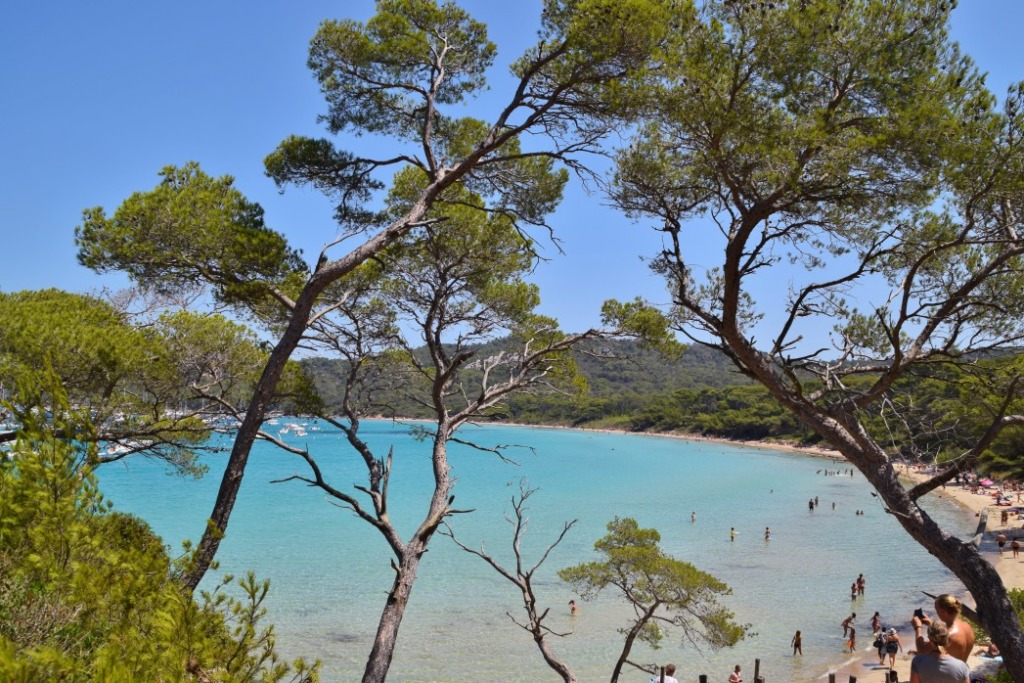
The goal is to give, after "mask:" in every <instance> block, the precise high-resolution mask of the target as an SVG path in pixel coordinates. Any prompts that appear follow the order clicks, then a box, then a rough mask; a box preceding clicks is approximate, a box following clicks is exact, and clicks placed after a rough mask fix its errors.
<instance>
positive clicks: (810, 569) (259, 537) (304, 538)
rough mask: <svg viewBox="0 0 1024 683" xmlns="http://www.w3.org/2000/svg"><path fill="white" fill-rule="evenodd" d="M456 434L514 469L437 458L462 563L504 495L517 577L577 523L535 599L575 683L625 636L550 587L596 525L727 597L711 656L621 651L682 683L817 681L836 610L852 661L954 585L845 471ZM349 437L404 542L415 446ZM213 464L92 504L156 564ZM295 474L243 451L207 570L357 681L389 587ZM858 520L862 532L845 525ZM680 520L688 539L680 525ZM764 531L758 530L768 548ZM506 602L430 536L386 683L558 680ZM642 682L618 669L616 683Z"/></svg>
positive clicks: (760, 458) (500, 538)
mask: <svg viewBox="0 0 1024 683" xmlns="http://www.w3.org/2000/svg"><path fill="white" fill-rule="evenodd" d="M312 426H313V424H312V423H311V424H310V427H312ZM460 435H461V436H462V437H463V438H466V437H470V436H471V437H472V438H473V439H474V440H476V441H478V442H479V443H482V444H487V445H494V444H518V445H520V446H523V447H521V448H515V449H513V450H511V451H509V455H510V457H512V458H513V459H514V460H515V461H516V463H517V464H515V465H512V464H509V463H506V462H502V461H501V460H499V459H498V458H497V457H495V456H494V455H492V454H489V453H485V452H482V451H479V450H474V449H471V448H467V447H465V446H460V445H457V444H452V446H451V449H450V460H451V464H452V468H453V475H454V476H455V477H456V478H457V484H456V488H455V493H456V500H455V507H456V508H460V509H472V510H473V512H472V513H471V514H463V515H457V516H455V517H454V518H453V519H452V526H453V527H454V529H455V531H456V534H457V535H458V537H459V539H460V540H461V541H462V542H464V543H466V544H467V545H469V546H473V547H476V546H479V544H480V543H481V542H483V541H486V547H487V551H488V552H489V553H491V554H492V555H494V556H496V557H498V558H504V559H505V560H506V561H510V560H511V557H512V554H511V550H510V547H509V544H510V539H511V530H510V526H509V524H508V522H507V521H506V520H505V517H504V515H505V514H506V513H508V512H509V511H510V509H511V507H510V504H509V501H510V499H511V497H512V495H513V494H514V493H516V492H517V491H518V487H519V482H520V480H521V479H527V480H528V481H529V484H530V486H532V487H534V488H537V489H539V490H538V491H537V493H535V494H534V496H533V497H532V498H531V499H530V502H529V516H530V518H531V524H530V527H529V533H528V535H527V537H526V539H525V541H524V551H525V555H526V557H527V560H530V559H531V558H533V559H535V558H536V557H537V556H538V555H539V553H540V552H541V551H542V550H543V548H545V547H546V546H547V544H548V543H550V542H551V541H552V540H553V539H554V538H555V537H556V535H557V534H558V532H559V531H560V530H561V528H562V525H563V524H564V523H565V522H566V521H569V520H572V519H578V520H579V522H578V523H577V525H576V526H575V527H574V528H573V530H572V531H571V532H570V533H569V535H568V536H567V538H566V539H565V541H563V543H562V544H561V545H560V546H558V548H557V549H556V550H555V551H554V552H553V553H552V555H551V557H550V558H549V559H548V562H547V563H546V564H545V565H544V567H543V568H542V569H541V570H540V572H538V579H539V580H538V582H537V588H538V592H539V598H540V600H541V601H542V603H543V604H545V605H547V606H550V607H551V608H552V616H551V617H549V622H548V623H549V625H550V626H551V627H552V628H553V629H555V630H559V631H566V632H569V631H571V632H572V633H571V635H569V636H567V637H565V638H554V639H553V640H552V647H553V648H554V650H555V652H556V654H558V655H559V656H560V657H561V658H562V659H563V660H564V661H566V662H567V663H568V664H569V665H570V666H571V667H572V668H573V669H574V670H575V671H576V672H577V675H578V677H579V679H580V680H581V681H600V680H606V679H607V678H608V675H609V673H610V671H611V667H612V665H613V663H614V661H615V659H616V657H617V653H618V651H619V649H620V648H621V636H619V635H618V634H617V632H616V629H617V628H618V627H619V626H621V625H623V623H624V617H625V614H624V607H623V605H622V604H621V603H619V602H617V601H615V600H614V598H613V596H611V595H609V596H602V597H601V598H600V599H599V600H597V601H595V602H591V603H582V602H581V601H580V600H579V598H577V602H578V603H580V604H581V611H580V614H579V615H578V616H576V617H574V618H571V617H570V616H569V615H568V610H567V607H566V603H567V602H568V600H569V599H570V598H573V597H576V596H574V595H573V594H572V593H571V592H570V590H569V589H568V587H567V586H565V585H563V584H561V582H559V580H558V579H557V577H556V575H555V572H556V570H557V569H559V568H561V567H565V566H569V565H572V564H576V563H579V562H583V561H587V560H590V559H593V558H594V553H593V543H594V541H595V540H596V539H597V538H599V537H600V536H601V535H603V534H604V533H605V524H607V522H608V521H610V520H611V519H612V518H613V517H615V516H619V517H627V516H628V517H633V518H635V519H636V520H637V521H638V522H639V523H640V525H641V526H644V527H654V528H656V529H658V530H659V531H660V532H661V536H662V546H663V548H664V549H665V550H666V551H667V552H669V553H671V554H673V555H674V556H675V557H677V558H678V559H682V560H685V561H688V562H691V563H693V564H695V565H696V566H697V567H698V568H699V569H702V570H704V571H707V572H710V573H711V574H714V575H715V576H717V577H719V578H720V579H723V580H724V581H726V582H727V583H728V584H729V585H730V586H731V587H732V589H733V595H732V596H730V597H729V598H727V604H728V606H729V607H730V608H731V609H732V610H733V611H734V612H735V614H736V619H737V621H739V622H741V623H749V624H751V625H752V628H753V631H755V632H756V634H755V635H752V636H751V637H749V638H748V639H747V640H745V641H744V642H742V643H741V644H740V645H738V646H737V647H735V648H731V649H728V650H724V651H721V652H711V651H707V650H705V651H704V652H698V651H697V650H696V649H695V648H694V647H693V646H692V645H690V644H683V643H682V642H681V634H679V635H678V636H677V637H675V638H673V637H671V636H670V637H669V638H667V639H665V641H663V643H664V644H663V647H662V649H661V650H660V651H658V652H654V653H652V652H650V651H647V650H636V649H635V650H634V653H633V656H632V659H634V660H638V661H644V662H653V661H657V662H659V663H665V662H675V663H676V664H677V666H678V667H679V673H677V678H679V680H680V681H696V680H697V674H700V673H706V674H708V675H709V677H710V680H712V681H715V680H719V679H721V680H724V678H725V677H726V676H727V674H728V671H730V670H731V669H732V667H733V665H734V664H736V663H740V664H741V665H743V667H744V670H745V671H746V672H747V678H749V679H750V680H753V669H754V660H755V658H760V660H761V673H762V675H764V676H765V679H766V680H767V681H769V682H770V683H777V682H781V681H793V682H799V681H812V680H816V679H818V678H820V677H821V676H823V675H824V674H825V673H826V672H827V671H828V670H829V669H830V668H834V667H835V666H837V665H838V664H840V663H841V662H843V661H846V660H847V659H849V657H850V655H848V654H844V653H843V652H842V648H843V638H842V629H841V627H840V625H839V624H840V622H841V621H842V620H843V618H844V617H845V616H846V615H847V614H848V613H849V612H850V611H851V609H852V610H853V611H856V612H857V613H858V619H857V621H858V625H859V628H858V636H859V638H858V640H859V642H860V649H865V648H867V649H870V640H871V639H870V634H869V633H868V628H869V627H868V622H869V621H870V618H871V614H872V613H873V612H874V611H875V610H878V611H880V612H881V614H882V618H883V621H884V622H885V623H886V624H890V623H891V624H892V625H895V626H896V627H897V628H900V627H901V626H902V627H905V626H906V625H908V624H909V619H910V616H911V613H912V611H913V609H914V608H915V607H918V606H926V604H927V602H928V599H927V598H925V596H924V595H922V593H921V591H928V592H930V593H939V592H943V591H946V590H953V589H955V587H956V586H957V585H958V584H957V582H956V580H955V579H954V578H953V577H952V575H951V574H950V573H949V572H948V571H947V570H945V569H944V568H943V567H942V566H941V565H939V563H938V562H937V561H936V560H935V559H934V558H933V557H932V556H930V555H929V554H928V553H927V552H925V551H924V550H923V549H921V548H920V547H919V546H918V545H917V544H916V543H914V542H913V541H912V540H911V539H910V538H909V537H908V536H907V535H906V534H905V533H904V532H903V530H902V529H901V528H900V527H899V526H898V524H897V523H896V522H895V520H893V519H892V518H891V516H889V515H887V514H886V513H885V512H884V511H883V510H882V508H881V506H880V504H879V503H878V499H876V498H873V497H872V496H871V495H870V493H869V491H870V487H869V486H868V484H867V483H866V482H865V481H864V479H863V478H862V477H861V476H860V475H859V474H857V475H856V476H854V477H850V476H828V477H826V476H824V475H823V474H821V473H820V472H821V471H823V470H824V469H826V468H829V469H839V468H841V465H835V464H833V463H832V462H831V461H829V460H825V459H821V458H813V457H808V456H804V455H800V454H791V453H786V452H779V451H771V450H765V449H756V448H747V447H739V446H730V445H722V444H714V443H706V442H698V441H686V440H679V439H667V438H658V437H644V436H636V435H622V434H599V433H593V432H579V431H570V430H554V429H530V428H521V427H474V428H469V429H467V430H465V431H463V432H460ZM364 436H365V437H366V438H367V440H368V441H369V442H370V443H371V444H372V445H374V446H375V447H378V448H381V449H382V450H381V453H382V454H383V453H384V452H385V449H386V448H387V447H388V446H390V445H394V447H395V465H394V468H393V471H394V474H393V479H392V488H391V512H392V518H393V519H394V520H395V521H396V523H397V524H398V526H399V528H400V530H401V531H402V532H403V533H409V532H410V531H411V530H412V529H414V528H415V527H416V526H417V524H418V523H419V521H421V519H422V516H423V512H424V510H425V508H426V501H427V497H428V495H429V491H430V486H431V483H430V461H429V444H427V443H420V442H416V441H414V440H413V439H411V438H410V437H409V435H408V429H407V427H405V426H402V425H397V424H394V423H391V422H368V423H365V424H364ZM293 438H294V437H293ZM295 443H301V444H305V445H307V446H308V447H309V449H310V451H311V452H312V453H313V454H314V455H316V456H317V457H318V458H319V459H320V462H321V466H322V468H323V469H324V472H325V476H327V477H328V480H329V481H332V482H333V483H334V484H335V485H336V486H338V487H344V486H350V485H351V484H354V483H361V482H362V481H363V480H364V479H365V475H363V473H362V470H361V465H360V461H357V460H356V459H355V458H354V457H353V455H352V453H351V451H350V450H348V449H347V448H346V447H345V445H344V441H343V439H341V438H340V437H339V436H338V435H337V434H332V433H329V432H327V431H309V432H308V434H307V435H306V436H304V437H301V439H295ZM225 458H226V455H215V456H210V457H209V458H207V462H208V464H209V465H210V474H208V475H207V476H206V477H205V478H204V479H202V480H199V481H196V480H188V479H181V478H177V477H173V476H169V475H167V474H165V473H164V472H163V469H162V467H161V466H159V465H157V464H155V463H149V462H141V461H136V462H133V463H132V464H130V465H127V466H125V465H113V466H106V467H104V468H103V469H102V471H101V473H100V479H101V488H102V489H103V491H104V493H105V494H106V495H107V497H108V498H109V499H110V500H112V501H113V502H114V504H115V507H117V508H118V509H121V510H125V511H129V512H133V513H135V514H138V515H139V516H141V517H142V518H144V519H145V520H147V521H148V522H149V523H150V524H151V525H152V526H153V528H154V529H155V530H156V532H157V533H159V534H160V535H161V536H162V537H163V538H164V540H165V542H167V543H168V544H169V545H170V546H171V547H172V550H175V549H177V548H178V547H180V543H181V541H182V540H183V539H185V538H197V537H198V536H199V533H200V531H201V529H202V528H203V522H204V519H205V517H206V516H207V515H208V514H209V511H210V508H211V506H212V502H213V499H214V497H215V494H216V490H217V487H218V485H219V480H220V468H221V463H222V462H223V461H224V460H225ZM303 467H304V464H303V463H302V462H301V461H300V460H299V459H298V458H296V457H295V456H291V455H288V454H286V453H282V452H279V451H276V450H275V449H273V448H272V447H270V446H268V445H266V444H258V445H257V447H256V448H255V449H254V451H253V454H252V456H251V458H250V464H249V468H248V471H247V473H246V477H245V482H244V484H243V487H242V491H241V493H240V495H239V498H238V502H237V504H236V507H235V512H234V515H233V517H232V520H231V524H230V527H229V529H228V534H227V537H226V539H225V540H224V542H223V544H222V545H221V550H220V553H219V555H218V559H219V561H220V563H221V571H223V572H231V573H234V574H236V575H237V574H240V573H243V572H244V571H246V570H247V569H253V570H255V571H256V572H257V574H258V575H259V576H260V577H261V578H269V579H270V580H271V582H272V589H271V596H270V598H269V604H268V607H269V610H270V619H271V620H272V621H273V623H274V624H275V626H276V630H277V632H278V634H279V647H280V649H281V650H282V652H283V653H284V654H285V655H287V656H289V657H294V656H300V655H301V656H305V657H308V658H312V657H319V658H320V659H322V660H323V663H324V667H323V676H322V680H324V681H349V680H358V679H359V677H360V675H361V673H362V668H363V665H364V663H365V660H366V656H367V654H368V653H369V650H370V645H371V644H372V640H373V636H374V632H375V630H376V625H377V620H378V618H379V616H380V609H381V607H382V605H383V597H384V594H385V592H386V591H387V589H388V588H389V587H390V582H391V579H392V576H393V573H392V570H391V569H390V564H389V561H390V555H389V553H388V549H387V547H386V546H385V544H384V543H383V541H382V540H381V539H380V538H379V536H377V535H375V532H374V531H373V530H372V529H371V528H370V527H369V526H368V525H366V524H365V523H363V522H361V521H359V520H358V519H356V518H355V516H354V515H353V514H352V513H351V512H349V511H347V510H344V509H341V508H338V507H336V506H333V505H331V504H330V503H328V502H327V501H326V498H325V496H324V495H323V494H322V493H319V492H318V491H317V490H316V489H312V488H309V487H307V486H305V485H304V484H302V483H300V482H295V481H292V482H288V483H280V484H271V483H270V481H271V480H273V479H280V478H283V477H287V476H289V475H291V474H293V473H300V474H305V473H306V472H305V471H304V470H303ZM813 496H818V497H819V498H820V501H821V506H820V507H819V508H818V509H817V510H815V511H814V512H810V511H808V508H807V500H808V498H811V497H813ZM833 502H834V503H835V504H836V509H835V510H833V509H832V503H833ZM858 509H862V510H864V515H862V516H859V515H855V514H854V511H855V510H858ZM692 511H695V512H696V513H697V521H696V523H691V521H690V513H691V512H692ZM933 513H934V514H935V515H936V517H937V518H939V519H940V521H941V523H943V524H945V525H952V526H954V527H956V528H960V529H963V530H964V536H965V537H966V536H968V535H969V533H970V528H969V525H970V524H971V523H972V522H971V520H969V519H967V518H966V516H965V515H964V513H963V512H962V511H961V510H959V509H957V508H955V507H954V506H953V505H952V504H949V503H943V501H938V504H937V505H936V506H935V508H934V510H933ZM765 526H769V527H771V529H772V538H771V541H769V542H765V540H764V528H765ZM730 527H735V528H736V530H737V532H738V535H737V537H736V540H735V541H730V540H729V528H730ZM861 572H863V573H864V575H865V576H866V578H867V591H866V596H865V597H864V598H861V599H859V600H857V601H856V602H855V603H851V602H850V596H849V587H850V583H851V582H852V581H853V580H854V579H855V577H856V576H857V574H858V573H861ZM517 598H518V591H517V590H516V589H515V588H514V587H513V586H512V585H511V584H510V583H508V582H507V581H505V579H502V578H501V577H499V576H498V574H496V573H495V572H494V570H492V569H491V568H489V567H488V566H486V565H485V564H484V563H483V562H482V561H481V560H479V559H478V558H475V557H472V556H469V555H467V554H466V553H464V552H462V551H460V550H458V549H457V548H455V547H454V545H453V544H452V543H451V542H450V540H449V539H447V538H443V537H436V538H435V539H434V541H433V543H432V544H431V549H430V551H429V552H428V554H427V555H426V556H425V557H424V560H423V562H422V564H421V568H420V576H419V579H418V581H417V583H416V586H415V588H414V592H413V596H412V598H411V602H410V606H409V608H408V611H407V613H406V617H405V620H404V622H403V624H402V629H401V632H400V635H399V646H398V649H397V652H396V654H395V659H394V662H393V665H392V667H391V671H390V675H389V680H390V681H396V682H409V683H426V682H428V681H471V680H477V679H478V678H495V679H497V680H502V681H521V682H523V683H527V682H530V683H533V682H536V681H555V680H559V679H558V677H557V676H555V675H553V674H552V672H551V671H550V670H549V669H548V668H546V666H545V665H544V663H543V660H542V659H541V658H540V655H539V653H538V651H537V649H536V647H535V646H534V645H533V643H532V641H531V639H530V637H529V635H528V634H527V633H526V632H524V631H522V630H520V629H519V628H518V627H516V626H515V625H514V624H513V623H512V621H511V620H510V619H509V617H508V616H507V615H506V613H511V614H512V615H513V616H516V617H519V615H520V614H521V613H522V606H521V604H520V603H519V602H518V600H517ZM797 629H800V630H802V631H803V637H804V640H803V650H804V655H803V657H792V656H791V648H790V647H789V642H790V639H791V637H792V636H793V633H794V632H795V631H796V630H797ZM649 678H650V676H649V675H647V674H643V673H641V672H629V671H627V672H626V673H625V674H624V675H623V677H622V678H621V679H620V680H623V681H624V682H626V683H629V682H636V683H640V682H641V681H643V682H646V681H647V680H648V679H649Z"/></svg>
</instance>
